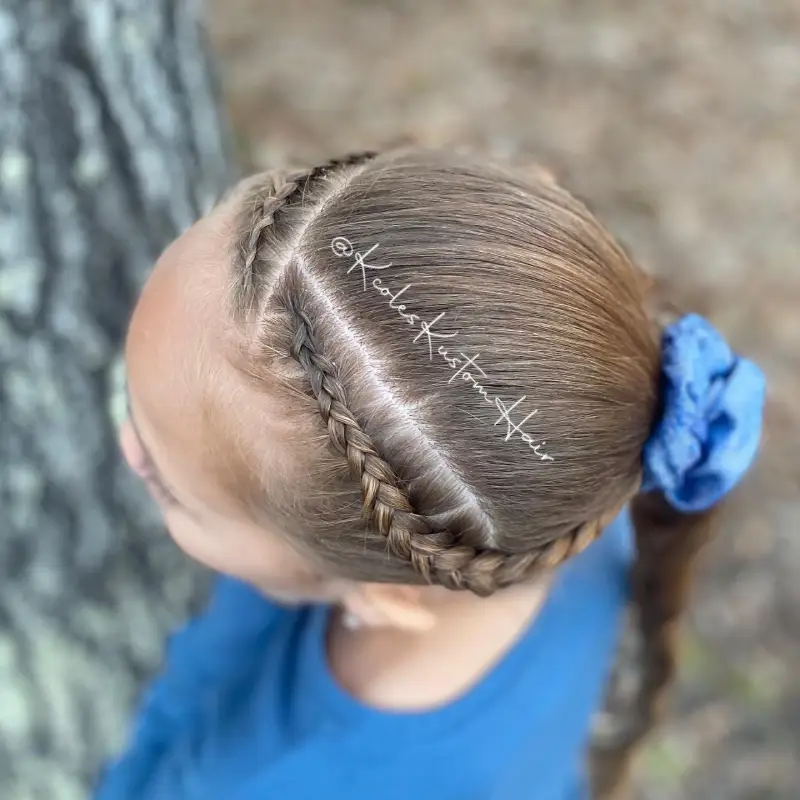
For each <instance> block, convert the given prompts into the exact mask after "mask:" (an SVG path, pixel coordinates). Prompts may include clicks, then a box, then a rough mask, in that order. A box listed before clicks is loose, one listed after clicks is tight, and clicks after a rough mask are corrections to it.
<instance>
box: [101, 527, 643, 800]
mask: <svg viewBox="0 0 800 800" xmlns="http://www.w3.org/2000/svg"><path fill="white" fill-rule="evenodd" d="M631 551H632V536H631V526H630V520H629V517H628V514H627V512H623V514H622V515H620V517H619V518H618V519H617V520H615V522H614V523H613V524H612V525H611V526H609V527H608V528H607V529H606V530H605V531H604V533H603V535H602V536H601V537H600V538H599V539H598V540H597V541H596V542H595V543H593V544H592V545H591V546H590V547H589V548H587V550H585V551H584V552H583V553H582V554H581V555H579V556H577V557H576V558H574V559H572V560H571V561H569V562H567V564H565V565H564V566H563V567H562V568H561V569H560V570H559V572H558V575H557V578H556V580H555V582H554V584H553V588H552V589H551V591H550V593H549V595H548V598H547V600H546V601H545V603H544V605H543V607H542V609H541V610H540V612H539V614H538V615H537V616H536V618H535V619H534V621H533V622H532V624H531V625H530V627H529V628H528V630H527V631H525V633H524V634H523V635H522V636H521V637H520V638H519V640H518V641H517V642H516V644H515V645H514V646H513V647H512V648H511V649H510V650H509V651H508V652H507V653H506V655H505V656H504V657H503V658H502V659H501V660H500V661H499V662H498V663H497V664H496V665H495V666H494V667H493V668H492V669H491V670H490V671H489V672H488V673H487V674H486V675H485V676H484V677H483V679H482V680H481V681H480V682H478V683H477V684H476V685H475V686H474V687H473V688H472V689H470V690H469V691H467V692H466V693H465V694H464V695H462V696H461V697H460V698H459V699H457V700H455V701H454V702H452V703H450V704H448V705H446V706H443V707H440V708H438V709H435V710H432V711H428V712H423V713H402V712H385V711H378V710H376V709H373V708H370V707H367V706H365V705H363V704H362V703H360V702H358V701H357V700H355V699H354V698H353V697H351V696H349V695H348V694H347V693H346V692H345V691H344V690H343V689H341V688H340V687H339V686H338V684H337V683H336V681H335V679H334V677H333V676H332V674H331V672H330V670H329V667H328V664H327V660H326V654H325V644H324V643H325V631H326V626H327V621H328V618H329V614H330V609H329V608H327V607H320V606H316V607H304V608H300V609H285V608H280V607H278V606H276V605H274V604H273V603H271V602H270V601H268V600H266V599H264V598H263V597H262V596H261V595H259V594H258V593H256V592H255V591H254V590H252V589H250V588H248V587H247V586H245V585H244V584H242V583H239V582H237V581H235V580H233V579H230V578H220V579H219V580H218V582H217V584H216V587H215V591H214V593H213V595H212V599H211V602H210V604H209V607H208V608H207V610H206V611H205V612H204V614H202V615H201V616H200V617H198V618H196V619H194V620H192V621H191V622H190V623H189V624H188V625H187V626H186V627H185V628H183V630H181V631H179V632H178V633H177V634H175V635H174V636H173V637H172V638H171V640H170V643H169V648H168V655H167V666H166V668H165V670H164V672H163V673H162V674H161V675H160V676H159V677H158V678H157V680H156V681H154V683H153V684H152V686H151V687H150V689H149V690H148V692H147V695H146V697H145V699H144V702H143V705H142V708H141V710H140V711H139V713H138V718H137V721H136V725H135V729H134V731H133V733H132V735H131V739H130V742H129V745H128V748H127V750H126V751H125V752H124V753H123V755H122V756H121V757H120V758H119V759H118V760H117V761H116V762H114V763H113V764H111V765H110V767H109V768H108V769H107V770H106V772H105V774H104V775H103V777H102V780H101V782H100V784H99V787H98V789H97V791H96V792H95V794H94V798H95V800H123V798H124V800H267V799H269V800H273V799H276V800H277V798H280V800H320V798H325V800H339V798H341V799H342V800H344V798H347V800H367V799H369V800H376V798H378V799H379V800H409V798H412V799H413V800H434V798H435V800H449V799H450V798H452V799H453V800H456V798H457V799H458V800H521V799H522V798H525V799H526V800H527V799H528V798H531V799H534V798H535V799H536V800H585V799H586V798H588V796H589V795H588V789H587V784H586V777H585V762H586V747H587V744H588V738H589V732H590V725H591V718H592V714H593V712H594V711H595V710H597V709H598V708H599V707H600V705H601V704H602V700H603V691H604V688H605V684H606V678H607V677H608V675H609V672H610V668H611V666H612V663H613V656H614V651H615V648H616V644H617V641H618V636H619V633H620V629H621V623H622V618H623V612H624V608H625V605H626V603H627V599H628V567H629V564H630V558H631ZM420 679H421V680H424V676H420Z"/></svg>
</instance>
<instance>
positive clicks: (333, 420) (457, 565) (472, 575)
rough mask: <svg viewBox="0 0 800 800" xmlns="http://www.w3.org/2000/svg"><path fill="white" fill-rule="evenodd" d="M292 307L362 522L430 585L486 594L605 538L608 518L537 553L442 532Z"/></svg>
mask: <svg viewBox="0 0 800 800" xmlns="http://www.w3.org/2000/svg"><path fill="white" fill-rule="evenodd" d="M289 303H290V306H291V307H290V311H291V313H292V314H293V316H294V319H295V325H296V327H295V333H294V336H293V340H292V344H291V348H290V349H291V355H292V357H293V358H294V359H295V360H297V361H298V362H299V363H300V364H301V365H302V367H303V369H304V370H305V372H306V374H307V375H308V377H309V379H310V382H311V391H312V393H313V394H314V397H315V398H316V399H317V402H318V404H319V410H320V414H321V415H322V419H323V421H324V422H325V424H326V425H327V427H328V433H329V435H330V440H331V443H332V444H333V446H334V447H335V448H336V450H337V451H338V452H340V453H341V454H342V455H344V456H345V457H346V458H347V462H348V464H349V466H350V469H351V471H352V474H353V475H354V476H355V477H358V478H359V480H360V483H361V491H362V497H363V504H362V518H363V519H364V522H365V523H367V524H369V523H371V524H372V525H373V526H374V527H375V528H376V529H377V530H378V531H379V532H380V533H381V534H383V535H384V536H385V537H386V541H387V544H388V546H389V548H390V549H391V551H392V552H393V553H394V554H395V555H396V556H398V557H400V558H402V559H404V560H406V561H408V562H410V563H411V565H412V566H413V568H414V569H415V570H416V572H417V573H418V574H420V575H421V576H422V577H423V578H424V579H425V581H426V582H428V583H439V584H441V585H442V586H445V587H447V588H449V589H469V590H470V591H472V592H474V593H475V594H478V595H481V596H486V595H489V594H491V593H492V592H494V591H495V590H496V589H499V588H503V587H505V586H510V585H511V584H514V583H518V582H520V581H522V580H524V579H526V578H527V577H529V576H530V575H532V574H533V573H534V572H536V571H538V570H540V569H544V568H553V567H556V566H557V565H558V564H560V563H561V562H562V561H565V560H566V559H568V558H570V557H571V556H573V555H576V554H577V553H579V552H581V551H582V550H584V549H585V548H586V547H588V545H589V544H591V542H593V541H594V540H595V539H596V538H597V536H598V535H599V534H600V532H601V530H602V522H603V521H602V520H595V521H592V522H589V523H585V524H583V525H580V526H578V527H577V528H576V529H575V530H574V531H573V532H572V533H570V534H569V535H567V536H564V537H561V538H559V539H556V540H555V541H553V542H550V543H548V544H547V545H545V546H544V547H542V548H541V549H540V550H538V551H536V552H532V553H515V554H511V553H502V552H500V551H496V550H488V549H487V550H479V549H476V548H474V547H470V546H469V545H465V544H463V543H460V542H458V541H457V539H456V537H455V536H454V534H453V533H452V532H450V531H447V530H441V529H436V528H435V527H434V526H433V525H432V524H431V523H430V521H429V520H428V519H427V518H426V517H425V516H423V515H421V514H417V513H416V512H415V511H414V508H413V506H412V504H411V501H410V499H409V496H408V493H407V492H406V491H405V489H404V488H403V486H402V482H401V481H400V479H399V478H398V477H397V475H395V473H394V471H393V470H392V468H391V466H390V465H389V464H388V463H387V462H386V460H385V459H383V458H382V457H381V456H380V455H379V454H378V452H377V450H376V448H375V446H374V445H373V443H372V440H371V439H370V437H369V436H368V435H367V434H366V432H365V431H364V430H363V429H362V428H361V426H360V425H359V424H358V422H357V420H356V419H355V417H354V416H353V414H352V413H350V411H349V410H348V408H347V400H346V396H345V392H344V389H343V387H342V385H341V382H340V381H339V379H338V377H337V375H336V367H335V366H334V364H333V362H332V361H331V360H330V359H329V358H327V357H326V356H325V355H323V354H321V353H320V352H319V351H318V349H317V346H316V343H315V341H314V334H313V326H312V323H311V320H310V319H309V317H308V315H307V314H306V312H305V311H304V310H303V309H301V308H300V307H299V304H298V301H297V299H296V298H290V300H289Z"/></svg>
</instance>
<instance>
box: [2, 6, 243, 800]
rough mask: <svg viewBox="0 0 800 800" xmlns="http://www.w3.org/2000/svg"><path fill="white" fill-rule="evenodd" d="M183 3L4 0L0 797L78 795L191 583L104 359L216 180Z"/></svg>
mask: <svg viewBox="0 0 800 800" xmlns="http://www.w3.org/2000/svg"><path fill="white" fill-rule="evenodd" d="M201 11H202V8H201V7H200V4H199V3H198V2H197V1H196V0H0V92H2V107H1V108H2V111H0V469H1V471H0V498H1V499H0V503H2V517H1V519H2V523H0V524H1V525H2V528H0V570H2V572H0V796H2V797H3V798H4V800H22V799H23V798H24V799H25V800H32V799H33V798H47V800H62V798H63V799H64V800H66V799H67V798H70V800H72V799H73V798H74V799H75V800H77V798H83V797H85V796H86V794H87V786H88V783H89V781H90V780H91V779H92V778H93V776H94V774H95V771H96V769H97V767H98V765H99V763H100V762H101V761H102V760H103V759H104V758H105V757H106V756H107V755H108V754H109V752H111V751H112V750H113V749H115V748H116V747H117V746H118V745H120V743H121V737H122V735H123V733H124V732H125V730H126V727H127V725H128V713H129V711H130V707H131V704H132V702H133V701H134V698H135V696H136V692H137V690H138V686H139V684H140V681H141V680H142V678H143V677H144V676H145V675H146V674H148V673H149V672H150V671H151V670H152V669H153V668H154V667H155V666H156V665H157V663H158V662H159V659H160V657H161V652H162V649H161V648H162V643H163V637H164V634H165V632H166V629H167V628H168V627H169V626H171V625H172V624H174V623H175V621H176V620H177V619H178V618H179V617H182V616H183V615H184V614H186V613H187V612H188V610H189V607H190V604H191V603H192V602H194V601H195V600H196V599H197V598H198V597H199V596H200V595H201V594H202V590H203V586H202V579H201V578H200V575H199V573H198V572H197V571H195V570H194V569H192V568H191V567H190V566H189V564H188V561H187V560H186V559H185V558H184V557H183V556H182V555H181V554H179V553H178V552H177V551H176V550H175V548H174V547H173V545H172V544H171V543H170V542H169V540H168V539H167V538H166V537H165V535H164V534H163V531H162V528H161V525H160V523H159V521H158V516H157V513H156V511H155V509H154V507H153V506H152V504H151V503H150V501H149V500H148V499H147V496H146V493H145V491H144V490H143V489H142V488H141V487H140V486H139V483H138V481H137V480H136V479H135V478H134V477H133V476H132V475H130V474H129V472H128V470H127V469H126V468H125V467H124V466H123V464H122V461H121V457H120V455H119V452H118V448H117V444H116V433H115V427H114V423H113V421H112V420H113V419H114V418H119V416H120V415H121V414H122V413H124V400H123V399H122V395H121V392H120V389H121V386H122V368H121V360H120V350H121V345H122V342H123V337H124V333H125V327H126V323H127V320H128V316H129V313H130V310H131V308H132V304H133V303H134V300H135V298H136V296H137V294H138V292H139V289H140V287H141V285H142V283H143V280H144V278H145V277H146V275H147V273H148V270H149V268H150V266H151V265H152V263H153V261H154V259H155V258H156V257H157V256H158V254H159V252H160V251H161V250H162V249H163V247H164V246H165V245H166V244H167V243H168V242H169V241H170V240H171V239H172V238H174V237H175V235H176V234H178V233H179V232H180V231H182V230H183V229H185V228H186V227H187V226H188V225H190V224H191V223H192V221H193V220H195V219H196V218H197V217H198V216H199V215H200V214H201V213H202V212H203V211H205V210H206V209H207V208H208V207H209V206H210V205H211V204H213V202H214V201H215V199H216V197H217V195H218V193H219V192H220V191H221V190H222V189H223V188H224V187H225V186H226V185H227V183H228V182H229V181H230V180H231V178H232V177H233V175H232V169H231V166H230V165H231V158H230V147H229V140H228V136H227V134H226V129H225V126H224V124H222V123H221V122H220V118H219V116H218V111H217V91H216V86H215V83H214V81H213V79H212V76H211V74H210V70H209V59H208V49H207V45H206V42H205V39H204V36H203V31H202V27H201V24H200V18H201Z"/></svg>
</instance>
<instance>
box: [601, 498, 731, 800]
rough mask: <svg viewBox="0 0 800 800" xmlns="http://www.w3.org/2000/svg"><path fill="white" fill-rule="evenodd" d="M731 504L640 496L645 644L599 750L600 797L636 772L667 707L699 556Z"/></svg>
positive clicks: (636, 575)
mask: <svg viewBox="0 0 800 800" xmlns="http://www.w3.org/2000/svg"><path fill="white" fill-rule="evenodd" d="M724 505H725V501H724V500H723V501H722V502H720V503H718V504H717V505H715V506H713V507H712V508H711V509H708V510H705V511H701V512H697V513H684V512H680V511H678V510H676V509H675V508H673V507H672V506H671V505H670V504H669V503H668V502H667V500H666V498H665V497H664V495H663V494H662V493H661V492H657V491H654V492H647V493H644V494H640V495H638V496H637V497H635V498H634V500H633V501H632V503H631V518H632V522H633V526H634V531H635V542H636V559H635V561H634V563H633V567H632V570H631V598H632V601H633V611H634V615H635V619H636V622H637V625H636V634H637V640H638V646H639V651H638V652H639V658H638V663H637V673H638V686H637V691H636V694H635V696H634V698H633V699H632V701H631V703H630V708H626V710H625V719H624V722H623V724H622V725H621V730H619V731H618V732H617V733H616V734H615V735H614V737H613V739H612V740H611V741H608V742H604V743H603V744H601V745H599V746H597V747H596V748H595V751H594V753H593V762H594V763H593V765H592V767H593V772H594V775H593V784H594V796H595V797H596V798H598V799H599V800H602V799H603V798H610V797H612V796H614V794H613V793H614V792H618V791H620V789H621V787H622V786H623V785H624V784H625V782H626V781H627V779H628V777H629V772H630V767H631V763H632V761H633V758H634V756H635V755H636V753H637V752H638V751H639V749H640V746H641V745H642V743H643V741H644V740H645V739H646V737H647V735H648V733H650V731H651V730H652V729H653V728H654V726H655V725H656V724H657V723H658V722H659V721H660V719H661V717H662V716H663V714H664V712H665V707H666V700H667V696H668V694H669V688H670V685H671V684H672V682H673V680H674V678H675V677H676V672H677V665H678V656H679V649H680V638H679V637H680V628H681V622H682V617H683V616H684V614H685V612H686V610H687V607H688V604H689V600H690V591H691V584H692V578H693V573H694V566H695V562H696V559H697V556H698V554H699V553H700V551H701V550H702V549H703V547H704V546H705V545H706V544H707V543H708V542H709V541H710V539H711V538H712V537H713V536H714V535H715V534H716V533H717V530H718V527H719V521H720V512H721V510H722V507H723V506H724Z"/></svg>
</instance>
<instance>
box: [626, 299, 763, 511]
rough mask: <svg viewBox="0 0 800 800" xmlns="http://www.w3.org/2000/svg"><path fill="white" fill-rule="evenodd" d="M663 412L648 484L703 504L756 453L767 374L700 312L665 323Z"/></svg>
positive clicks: (686, 503)
mask: <svg viewBox="0 0 800 800" xmlns="http://www.w3.org/2000/svg"><path fill="white" fill-rule="evenodd" d="M661 348H662V356H661V372H662V392H663V396H662V401H663V405H662V407H663V412H662V417H661V419H660V420H659V422H658V424H657V425H656V427H655V430H654V431H653V434H652V435H651V437H650V439H649V440H648V442H647V444H646V445H645V447H644V455H643V466H644V477H643V482H642V490H643V491H652V490H660V491H662V492H663V493H664V496H665V497H666V499H667V501H668V502H669V503H670V505H672V506H673V508H676V509H677V510H678V511H684V512H698V511H704V510H706V509H708V508H711V506H713V505H714V504H715V503H716V502H717V501H719V500H720V499H721V498H722V497H723V496H724V495H725V494H727V493H728V492H729V491H730V490H731V489H732V488H733V487H734V486H735V485H736V484H737V483H738V482H739V480H740V478H741V477H742V476H743V475H744V473H745V472H746V471H747V469H748V467H749V466H750V464H751V463H752V462H753V459H754V458H755V455H756V451H757V450H758V443H759V439H760V438H761V423H762V415H763V409H764V396H765V387H766V381H765V379H764V375H763V373H762V372H761V370H760V369H759V368H758V367H757V366H756V365H755V364H754V363H753V362H752V361H748V360H747V359H745V358H739V357H737V356H736V355H735V354H734V353H733V352H732V351H731V349H730V347H729V346H728V344H727V342H726V341H725V339H724V338H723V337H722V335H721V334H720V333H719V331H717V329H716V328H714V326H713V325H711V324H710V323H709V322H708V320H706V319H704V318H703V317H701V316H699V315H697V314H689V315H687V316H685V317H682V318H681V319H679V320H678V321H677V322H675V323H674V324H672V325H670V326H668V327H667V328H666V330H665V331H664V334H663V338H662V342H661Z"/></svg>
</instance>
